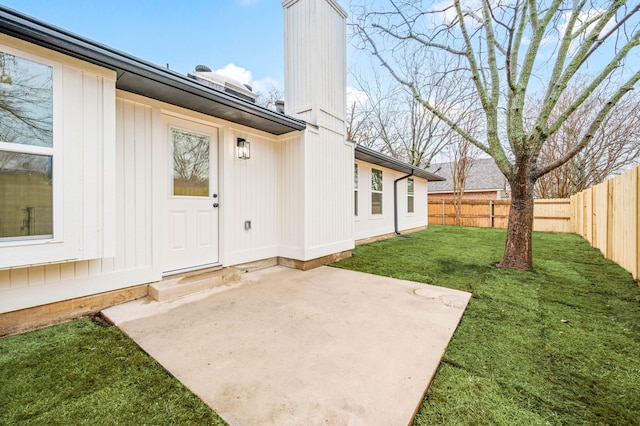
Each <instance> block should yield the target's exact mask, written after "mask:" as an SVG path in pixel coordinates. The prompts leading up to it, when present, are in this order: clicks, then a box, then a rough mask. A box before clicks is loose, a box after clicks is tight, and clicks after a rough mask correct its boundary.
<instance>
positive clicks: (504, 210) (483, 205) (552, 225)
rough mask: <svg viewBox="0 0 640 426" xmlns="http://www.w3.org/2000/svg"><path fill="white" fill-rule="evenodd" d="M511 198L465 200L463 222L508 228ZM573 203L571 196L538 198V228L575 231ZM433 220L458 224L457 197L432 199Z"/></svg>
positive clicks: (536, 218)
mask: <svg viewBox="0 0 640 426" xmlns="http://www.w3.org/2000/svg"><path fill="white" fill-rule="evenodd" d="M509 206H510V201H509V200H462V202H461V206H460V216H461V225H463V226H478V227H484V228H506V227H507V223H508V221H509ZM570 219H571V204H570V202H569V200H568V199H558V200H535V206H534V219H533V226H534V229H535V230H536V231H549V232H571V220H570ZM429 223H435V224H441V225H455V223H456V210H455V203H454V200H453V199H450V198H445V199H429Z"/></svg>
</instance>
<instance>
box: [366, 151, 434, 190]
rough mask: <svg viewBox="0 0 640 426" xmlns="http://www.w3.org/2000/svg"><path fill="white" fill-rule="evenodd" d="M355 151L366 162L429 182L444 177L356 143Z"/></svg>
mask: <svg viewBox="0 0 640 426" xmlns="http://www.w3.org/2000/svg"><path fill="white" fill-rule="evenodd" d="M355 151H356V159H357V160H362V161H366V162H367V163H372V164H376V165H378V166H380V167H386V168H388V169H392V170H397V171H399V172H403V173H406V174H411V173H413V176H417V177H420V178H423V179H426V180H428V181H430V182H435V181H441V180H444V178H442V177H440V176H437V175H435V174H433V173H429V172H427V171H426V170H424V169H421V168H420V167H417V166H413V165H411V164H409V163H405V162H404V161H400V160H396V159H395V158H392V157H389V156H387V155H384V154H380V153H379V152H376V151H374V150H372V149H370V148H365V147H364V146H361V145H356V149H355ZM429 190H431V186H429Z"/></svg>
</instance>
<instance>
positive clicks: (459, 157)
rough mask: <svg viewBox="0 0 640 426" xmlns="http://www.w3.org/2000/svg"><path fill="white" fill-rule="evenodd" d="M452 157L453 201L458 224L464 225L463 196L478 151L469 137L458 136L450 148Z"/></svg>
mask: <svg viewBox="0 0 640 426" xmlns="http://www.w3.org/2000/svg"><path fill="white" fill-rule="evenodd" d="M449 157H450V158H451V180H452V183H453V203H454V208H455V211H456V225H458V226H460V225H462V197H463V195H464V188H465V185H466V183H467V178H468V177H469V172H470V171H471V168H472V167H473V164H474V163H475V160H476V157H477V151H476V149H475V147H474V146H473V144H471V142H469V141H468V140H467V139H464V138H458V140H457V141H456V143H454V144H452V145H451V146H450V148H449Z"/></svg>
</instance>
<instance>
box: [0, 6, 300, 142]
mask: <svg viewBox="0 0 640 426" xmlns="http://www.w3.org/2000/svg"><path fill="white" fill-rule="evenodd" d="M0 32H2V33H5V34H7V35H10V36H12V37H15V38H18V39H21V40H24V41H28V42H30V43H34V44H37V45H39V46H42V47H45V48H47V49H51V50H55V51H57V52H60V53H64V54H66V55H69V56H73V57H74V58H77V59H80V60H83V61H86V62H90V63H92V64H95V65H99V66H102V67H105V68H108V69H111V70H114V71H116V72H117V82H116V87H117V88H118V89H121V90H124V91H127V92H132V93H136V94H139V95H142V96H146V97H149V98H152V99H156V100H159V101H162V102H167V103H169V104H172V105H177V106H180V107H184V108H188V109H191V110H194V111H197V112H201V113H203V114H207V115H211V116H214V117H218V118H222V119H224V120H228V121H231V122H234V123H238V124H243V125H246V126H250V127H253V128H255V129H258V130H262V131H265V132H268V133H271V134H274V135H282V134H285V133H289V132H292V131H296V130H303V129H305V128H306V123H305V122H304V121H302V120H298V119H295V118H293V117H289V116H287V115H284V114H280V113H277V112H275V111H271V110H269V109H267V108H263V107H261V106H258V105H256V104H254V103H252V102H249V101H246V100H244V99H240V98H238V97H236V96H233V95H230V94H228V93H225V92H221V91H217V90H215V89H211V88H208V87H206V86H203V85H201V84H199V83H197V82H196V81H195V80H193V79H190V78H189V77H187V76H184V75H182V74H179V73H177V72H175V71H171V70H169V69H166V68H163V67H160V66H157V65H154V64H152V63H150V62H146V61H143V60H142V59H139V58H136V57H134V56H131V55H128V54H126V53H123V52H121V51H119V50H116V49H113V48H110V47H109V46H106V45H103V44H100V43H96V42H94V41H92V40H89V39H86V38H83V37H80V36H78V35H76V34H74V33H71V32H69V31H66V30H63V29H61V28H58V27H55V26H53V25H50V24H47V23H45V22H42V21H39V20H37V19H35V18H32V17H29V16H26V15H23V14H21V13H19V12H17V11H15V10H12V9H9V8H7V7H4V6H0Z"/></svg>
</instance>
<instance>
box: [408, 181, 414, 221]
mask: <svg viewBox="0 0 640 426" xmlns="http://www.w3.org/2000/svg"><path fill="white" fill-rule="evenodd" d="M413 185H414V183H413V179H411V178H409V179H407V213H413V195H414V193H413Z"/></svg>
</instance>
